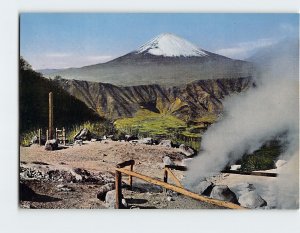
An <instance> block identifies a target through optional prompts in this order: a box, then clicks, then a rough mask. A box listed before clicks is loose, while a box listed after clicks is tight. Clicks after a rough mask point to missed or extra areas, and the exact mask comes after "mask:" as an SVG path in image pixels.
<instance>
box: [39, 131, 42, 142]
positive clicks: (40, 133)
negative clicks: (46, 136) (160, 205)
mask: <svg viewBox="0 0 300 233" xmlns="http://www.w3.org/2000/svg"><path fill="white" fill-rule="evenodd" d="M41 131H42V130H41V129H39V130H38V135H39V145H41V136H42V132H41Z"/></svg>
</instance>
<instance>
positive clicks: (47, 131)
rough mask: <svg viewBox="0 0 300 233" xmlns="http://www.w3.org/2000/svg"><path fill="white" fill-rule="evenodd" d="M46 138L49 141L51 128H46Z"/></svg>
mask: <svg viewBox="0 0 300 233" xmlns="http://www.w3.org/2000/svg"><path fill="white" fill-rule="evenodd" d="M46 140H47V141H48V140H49V130H48V129H47V130H46Z"/></svg>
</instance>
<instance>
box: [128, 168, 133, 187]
mask: <svg viewBox="0 0 300 233" xmlns="http://www.w3.org/2000/svg"><path fill="white" fill-rule="evenodd" d="M130 171H133V164H131V165H130ZM128 179H129V186H130V190H132V176H129V177H128Z"/></svg>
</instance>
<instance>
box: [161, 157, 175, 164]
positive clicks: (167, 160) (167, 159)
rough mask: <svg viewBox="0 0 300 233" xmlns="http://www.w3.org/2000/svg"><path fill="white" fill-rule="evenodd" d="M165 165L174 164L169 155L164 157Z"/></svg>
mask: <svg viewBox="0 0 300 233" xmlns="http://www.w3.org/2000/svg"><path fill="white" fill-rule="evenodd" d="M163 162H164V165H174V162H173V161H172V160H171V159H170V157H169V156H165V157H164V158H163Z"/></svg>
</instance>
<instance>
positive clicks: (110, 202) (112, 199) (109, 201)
mask: <svg viewBox="0 0 300 233" xmlns="http://www.w3.org/2000/svg"><path fill="white" fill-rule="evenodd" d="M105 203H106V207H107V208H109V209H114V208H115V203H116V190H115V189H114V190H111V191H108V192H107V193H106V196H105ZM122 205H123V207H127V206H128V205H127V202H126V200H125V199H124V198H123V195H122Z"/></svg>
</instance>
